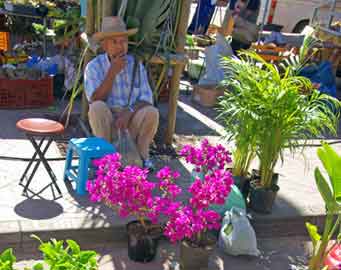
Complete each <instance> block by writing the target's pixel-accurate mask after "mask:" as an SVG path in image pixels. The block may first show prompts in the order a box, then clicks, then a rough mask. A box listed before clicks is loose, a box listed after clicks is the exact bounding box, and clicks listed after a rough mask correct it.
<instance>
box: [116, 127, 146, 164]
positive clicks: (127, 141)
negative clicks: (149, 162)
mask: <svg viewBox="0 0 341 270" xmlns="http://www.w3.org/2000/svg"><path fill="white" fill-rule="evenodd" d="M117 137H118V139H117V141H116V143H115V146H116V150H117V152H119V153H120V154H121V156H122V160H121V161H122V165H123V166H128V165H136V166H139V167H142V160H141V156H140V154H139V152H138V150H137V148H136V144H135V142H134V141H133V139H132V138H131V136H130V133H129V130H128V129H125V130H121V129H119V130H118V134H117Z"/></svg>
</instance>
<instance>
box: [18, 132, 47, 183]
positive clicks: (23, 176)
mask: <svg viewBox="0 0 341 270" xmlns="http://www.w3.org/2000/svg"><path fill="white" fill-rule="evenodd" d="M43 142H44V138H43V139H42V140H41V141H40V143H39V148H41V146H42V145H43ZM37 155H38V153H37V152H35V153H34V154H33V156H32V158H31V160H30V162H29V163H28V165H27V167H26V169H25V172H24V173H23V174H22V176H21V178H20V181H19V185H22V182H23V181H24V179H25V176H26V174H27V173H28V171H29V170H30V168H31V166H32V164H33V162H34V161H35V159H36V157H37Z"/></svg>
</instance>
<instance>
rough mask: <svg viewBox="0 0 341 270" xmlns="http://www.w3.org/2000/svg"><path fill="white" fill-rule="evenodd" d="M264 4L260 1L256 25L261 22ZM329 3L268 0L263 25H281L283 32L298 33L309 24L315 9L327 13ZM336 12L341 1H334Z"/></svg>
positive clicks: (340, 7) (265, 0)
mask: <svg viewBox="0 0 341 270" xmlns="http://www.w3.org/2000/svg"><path fill="white" fill-rule="evenodd" d="M266 2H267V0H261V10H260V15H259V17H258V23H260V22H262V19H263V15H264V11H265V3H266ZM329 3H330V0H270V1H269V6H268V10H267V15H266V20H265V23H273V24H278V25H281V26H283V29H282V31H283V32H294V33H300V32H301V31H302V30H303V29H304V27H305V26H306V25H308V24H309V23H310V21H311V18H312V17H313V15H314V11H315V9H317V8H319V7H321V6H325V8H323V9H321V10H322V11H321V10H320V12H323V13H325V14H327V13H328V12H329V7H330V4H329ZM336 10H337V11H339V10H341V0H336ZM320 16H323V14H322V15H321V14H320Z"/></svg>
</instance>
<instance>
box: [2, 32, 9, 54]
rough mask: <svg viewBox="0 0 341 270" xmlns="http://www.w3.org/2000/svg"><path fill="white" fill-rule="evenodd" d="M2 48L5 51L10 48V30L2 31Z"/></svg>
mask: <svg viewBox="0 0 341 270" xmlns="http://www.w3.org/2000/svg"><path fill="white" fill-rule="evenodd" d="M0 50H1V51H5V52H7V51H8V50H9V32H0Z"/></svg>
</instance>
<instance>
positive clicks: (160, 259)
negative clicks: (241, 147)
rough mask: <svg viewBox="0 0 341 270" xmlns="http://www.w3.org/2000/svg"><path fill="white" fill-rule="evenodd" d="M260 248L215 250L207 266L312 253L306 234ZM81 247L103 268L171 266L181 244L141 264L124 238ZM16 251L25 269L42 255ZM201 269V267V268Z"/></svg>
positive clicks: (285, 265)
mask: <svg viewBox="0 0 341 270" xmlns="http://www.w3.org/2000/svg"><path fill="white" fill-rule="evenodd" d="M258 248H259V250H260V251H261V256H260V257H259V258H254V257H250V256H239V257H232V256H229V255H225V254H224V253H223V252H222V251H220V250H216V251H215V252H214V253H213V255H212V256H211V258H210V262H209V265H208V266H207V268H205V266H203V268H202V269H210V270H223V269H235V270H270V269H271V270H274V269H276V270H288V269H291V268H290V267H291V265H300V264H301V263H302V262H305V260H306V255H307V254H309V250H310V244H309V243H308V242H307V241H306V240H305V239H303V238H290V239H289V238H276V239H271V240H269V239H268V240H264V239H263V240H260V241H258ZM82 249H93V250H95V251H96V252H97V253H98V254H99V257H98V261H99V265H100V269H101V270H135V269H140V270H144V269H145V270H161V269H164V270H168V269H170V268H169V265H170V263H171V262H174V261H178V259H179V247H178V245H175V246H174V245H171V244H169V243H167V242H165V241H162V242H160V244H159V248H158V254H157V256H156V258H155V260H154V261H152V262H150V263H147V264H141V263H134V262H132V261H131V260H129V258H128V255H127V248H126V243H125V242H115V243H112V242H108V243H100V244H88V245H86V244H85V245H83V246H82ZM15 252H16V254H17V259H18V264H17V268H20V269H24V267H25V266H30V265H32V264H33V263H34V262H33V261H32V256H33V257H34V259H36V260H37V259H41V255H40V254H39V253H38V252H37V251H36V249H35V248H33V247H31V246H25V247H22V248H17V249H15ZM198 270H199V269H198Z"/></svg>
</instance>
